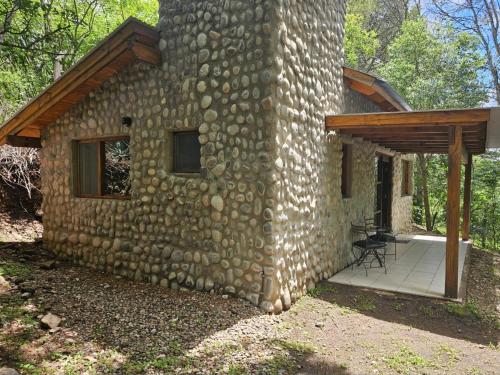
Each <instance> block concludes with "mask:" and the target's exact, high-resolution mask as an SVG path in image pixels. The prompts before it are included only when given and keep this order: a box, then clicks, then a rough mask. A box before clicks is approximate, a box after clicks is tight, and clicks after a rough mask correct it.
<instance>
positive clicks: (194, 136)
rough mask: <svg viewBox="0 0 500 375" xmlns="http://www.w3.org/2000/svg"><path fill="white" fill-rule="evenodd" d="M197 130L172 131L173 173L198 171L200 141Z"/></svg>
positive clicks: (199, 166) (199, 165) (199, 167)
mask: <svg viewBox="0 0 500 375" xmlns="http://www.w3.org/2000/svg"><path fill="white" fill-rule="evenodd" d="M198 137H199V133H198V132H197V131H190V132H176V133H174V166H173V172H174V173H199V172H200V169H201V164H200V157H201V154H200V149H201V146H200V141H199V139H198Z"/></svg>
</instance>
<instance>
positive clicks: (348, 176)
mask: <svg viewBox="0 0 500 375" xmlns="http://www.w3.org/2000/svg"><path fill="white" fill-rule="evenodd" d="M341 169H342V170H341V177H340V178H341V182H340V191H341V193H342V198H344V199H348V198H352V144H350V143H342V167H341Z"/></svg>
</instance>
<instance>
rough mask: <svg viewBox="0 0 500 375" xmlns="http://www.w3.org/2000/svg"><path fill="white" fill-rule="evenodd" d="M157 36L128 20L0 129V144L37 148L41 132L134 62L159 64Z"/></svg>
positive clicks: (149, 27) (155, 32)
mask: <svg viewBox="0 0 500 375" xmlns="http://www.w3.org/2000/svg"><path fill="white" fill-rule="evenodd" d="M159 38H160V36H159V33H158V31H156V30H155V29H154V28H153V27H151V26H149V25H146V24H144V23H142V22H141V21H139V20H137V19H135V18H129V19H128V20H126V21H125V22H124V23H123V24H122V25H120V26H119V27H118V28H117V29H116V30H115V31H114V32H113V33H111V34H110V35H109V36H108V37H107V38H106V39H104V40H103V41H102V42H101V43H99V44H98V45H97V46H96V47H95V48H94V49H93V50H91V51H90V52H89V53H88V54H87V55H86V56H85V57H83V58H82V59H81V60H80V61H79V62H78V63H76V64H75V65H74V66H73V67H71V69H69V70H68V71H66V73H65V74H63V75H62V76H61V77H60V78H59V79H58V80H56V81H55V82H54V83H53V84H52V85H50V86H49V87H48V88H47V89H46V90H45V91H43V92H42V93H41V94H40V95H38V96H37V97H36V98H35V99H33V100H32V101H30V102H29V103H28V104H26V105H25V106H24V107H23V108H22V109H21V110H20V111H19V112H17V113H16V114H15V115H14V116H13V117H12V118H10V119H9V120H8V121H7V122H5V123H4V124H3V126H2V127H0V145H2V144H5V143H9V144H12V145H13V146H21V147H23V146H25V147H26V146H28V147H32V146H33V147H37V146H38V147H39V141H37V139H39V138H40V133H41V129H42V128H43V127H45V126H47V125H49V124H51V123H52V122H53V121H55V120H56V119H57V118H58V117H59V116H61V115H62V114H63V113H64V112H66V111H67V110H68V109H69V108H71V106H73V105H74V104H76V103H78V102H80V101H81V100H82V99H84V98H85V97H86V96H87V95H88V93H89V92H90V91H92V90H93V89H95V88H97V87H99V85H101V83H103V82H104V81H105V80H107V79H108V78H110V77H111V76H113V75H114V74H116V73H117V72H119V71H120V70H122V69H123V68H125V67H126V66H127V65H128V64H129V63H131V62H134V61H144V62H147V63H150V64H155V65H158V64H160V51H159V49H158V41H159Z"/></svg>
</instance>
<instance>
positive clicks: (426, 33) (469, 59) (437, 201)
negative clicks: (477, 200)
mask: <svg viewBox="0 0 500 375" xmlns="http://www.w3.org/2000/svg"><path fill="white" fill-rule="evenodd" d="M478 49H479V42H478V40H477V38H475V37H474V36H472V35H470V34H467V33H463V32H462V33H458V34H457V33H455V32H453V30H452V29H451V28H450V27H448V26H447V25H444V26H440V25H437V26H435V27H434V28H432V29H431V27H430V26H429V23H428V22H427V20H426V19H425V18H423V17H415V18H414V19H408V20H406V21H404V23H403V25H402V28H401V33H400V35H398V36H397V37H396V38H395V39H394V41H393V42H392V43H391V45H390V46H389V47H388V62H387V63H386V64H385V65H383V66H382V67H381V68H380V70H379V72H380V74H381V75H382V76H383V77H385V78H386V79H387V80H388V81H389V82H390V83H391V84H392V85H393V87H395V88H396V90H398V91H399V93H400V94H402V95H403V97H405V98H406V100H407V101H408V103H409V104H410V106H411V107H412V108H413V109H415V110H430V109H442V108H470V107H476V106H479V105H481V104H482V103H483V102H484V101H485V100H486V99H487V87H486V86H485V85H484V84H483V83H481V80H480V79H479V78H480V76H479V74H480V70H481V68H482V67H483V66H484V64H485V61H484V59H483V58H482V57H481V54H480V53H479V52H478ZM417 161H418V164H417V165H418V171H419V174H418V175H417V176H418V178H417V181H416V182H417V186H418V188H417V193H418V194H419V196H417V197H416V202H415V203H416V204H423V211H424V215H423V217H424V218H425V225H426V228H427V230H429V231H430V230H434V229H435V227H436V225H437V224H439V223H440V222H443V221H444V212H445V211H444V210H445V204H446V195H445V194H444V192H446V186H445V182H446V166H447V163H446V159H445V158H443V157H442V156H431V155H419V156H418V159H417ZM417 211H418V210H417ZM420 216H422V215H420V214H419V218H418V219H420V220H421V217H420Z"/></svg>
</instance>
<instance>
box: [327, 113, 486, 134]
mask: <svg viewBox="0 0 500 375" xmlns="http://www.w3.org/2000/svg"><path fill="white" fill-rule="evenodd" d="M489 118H490V110H489V109H485V108H478V109H467V110H440V111H421V112H418V111H415V112H388V113H385V112H383V113H363V114H348V115H336V116H327V117H326V128H327V129H331V130H334V129H339V128H342V129H345V128H366V127H372V128H376V127H381V128H383V127H388V126H397V127H399V128H406V127H412V126H418V127H419V128H425V127H435V126H444V127H447V126H449V125H461V126H469V125H471V126H474V125H475V126H477V125H479V124H480V123H487V122H488V120H489Z"/></svg>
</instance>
